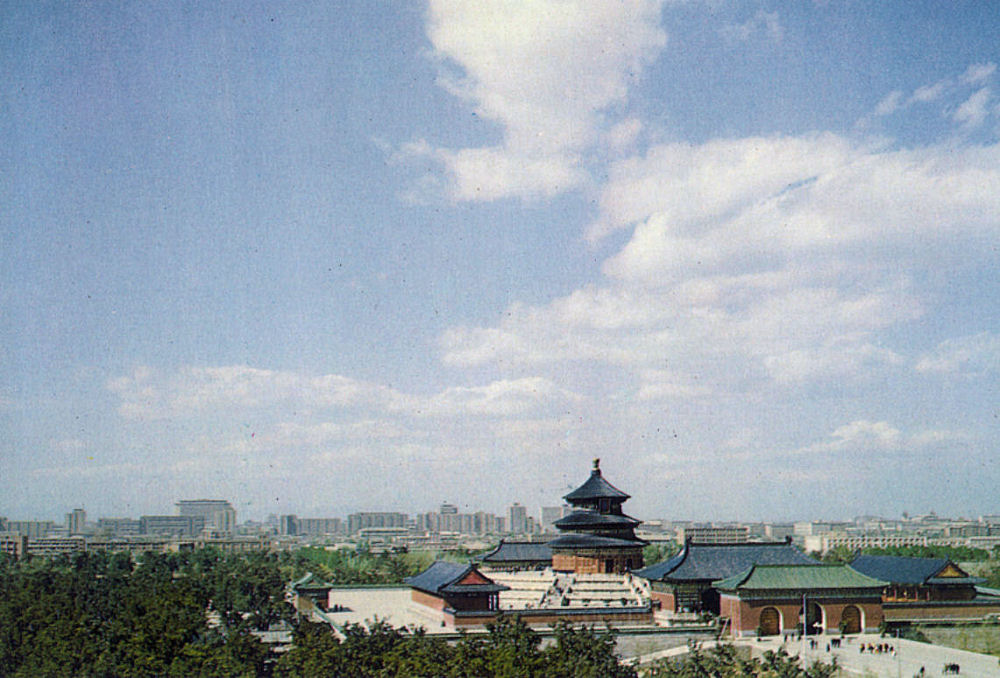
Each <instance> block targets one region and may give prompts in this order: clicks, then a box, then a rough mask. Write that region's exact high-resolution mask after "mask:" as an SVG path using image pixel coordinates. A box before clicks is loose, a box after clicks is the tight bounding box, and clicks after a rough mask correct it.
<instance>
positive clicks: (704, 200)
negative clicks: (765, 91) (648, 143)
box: [441, 134, 1000, 398]
mask: <svg viewBox="0 0 1000 678" xmlns="http://www.w3.org/2000/svg"><path fill="white" fill-rule="evenodd" d="M996 185H1000V149H998V146H996V145H993V146H965V147H962V146H956V145H954V144H949V145H942V146H931V147H925V148H915V149H905V150H887V149H885V148H880V147H872V146H867V145H859V144H856V143H853V142H850V141H848V140H847V139H844V138H842V137H839V136H837V135H832V134H825V135H807V136H803V137H774V138H752V139H737V140H715V141H710V142H707V143H705V144H702V145H691V144H664V145H660V146H655V147H653V148H651V149H649V151H648V152H647V153H646V154H645V155H644V156H643V157H641V158H633V159H628V160H623V161H621V162H619V163H616V164H615V165H614V167H613V168H612V173H611V178H610V181H609V183H608V185H607V187H606V188H605V189H604V192H603V195H602V201H601V208H602V214H601V218H600V219H599V220H598V221H597V222H596V223H595V226H594V228H593V229H592V231H591V232H592V234H596V235H597V236H598V237H599V236H600V235H603V234H605V233H608V232H610V231H612V230H615V229H618V228H627V227H630V226H632V227H633V228H634V231H633V233H632V237H631V239H630V240H629V241H628V242H627V243H626V244H625V245H624V246H623V247H622V248H621V250H620V251H619V252H618V253H617V254H614V255H613V256H611V257H610V258H608V259H607V260H606V261H605V262H604V265H603V271H604V273H605V274H606V276H607V279H606V281H605V283H604V284H603V285H589V286H587V287H583V288H581V289H578V290H576V291H575V292H573V293H571V294H568V295H566V296H564V297H559V298H556V299H554V300H552V301H551V302H549V303H548V304H542V305H525V304H520V303H515V304H512V305H511V306H510V307H509V308H508V309H507V312H506V313H505V314H504V315H503V318H502V320H501V321H500V323H498V324H497V325H496V326H492V327H470V326H458V327H453V328H450V329H449V330H447V331H446V332H445V333H444V334H443V335H442V337H441V347H442V350H443V359H444V361H445V362H446V363H447V364H450V365H456V366H476V365H495V366H498V367H501V368H502V369H505V370H524V369H535V368H536V367H537V366H542V365H553V364H556V363H566V362H571V361H572V362H574V364H579V365H584V364H587V365H590V366H591V368H592V367H593V366H594V365H611V366H617V367H624V368H626V370H625V373H626V374H630V375H631V379H633V380H637V381H638V382H639V383H640V386H639V389H640V396H641V397H643V398H652V397H667V396H669V395H670V394H675V395H680V394H683V393H684V392H685V389H687V388H690V386H691V384H692V383H694V382H692V381H690V379H692V378H693V375H699V381H698V382H697V384H698V388H699V389H708V390H709V391H711V392H713V393H715V392H718V391H719V389H721V390H722V391H729V390H731V389H737V390H738V389H739V388H745V387H747V386H748V385H749V384H752V383H758V384H759V383H761V380H762V379H769V380H770V381H771V382H773V383H777V384H784V385H794V384H797V383H801V382H808V381H818V380H822V379H824V378H836V379H838V380H842V381H845V382H851V381H855V382H857V383H862V382H864V381H868V380H871V379H872V378H875V377H877V376H878V375H880V374H885V373H887V371H893V370H898V368H899V367H900V366H901V365H902V364H903V363H904V362H905V361H906V358H905V357H904V356H905V350H901V349H898V348H895V347H894V346H893V344H892V342H891V340H890V341H889V342H888V343H887V342H886V341H885V340H884V335H885V334H886V333H887V330H889V329H891V328H896V327H899V326H901V325H903V324H905V323H907V322H910V321H913V320H915V319H917V318H919V317H921V316H922V315H923V314H924V313H925V312H926V303H925V301H924V297H925V295H926V294H927V292H928V290H927V289H926V288H925V287H924V286H925V285H926V281H927V280H928V278H929V277H930V276H929V274H930V273H933V272H934V271H936V270H937V269H938V267H939V266H940V262H941V261H942V257H950V258H951V260H953V261H961V262H963V263H967V262H976V261H978V262H980V263H985V261H984V257H986V256H988V253H987V252H985V251H984V250H983V249H982V248H981V247H979V246H977V245H976V244H975V243H977V242H982V241H983V239H984V238H985V239H991V238H995V237H996V236H997V235H1000V221H998V219H997V217H996V215H997V214H1000V194H998V193H997V192H996V191H995V190H994V189H993V187H994V186H996ZM914 281H920V283H919V284H917V283H915V282H914ZM666 358H669V359H670V361H671V363H670V364H671V366H672V367H671V368H670V370H671V371H670V372H669V378H668V377H667V373H660V372H657V370H663V369H664V367H663V365H664V362H663V361H664V359H666ZM678 366H681V367H678ZM643 375H645V377H644V376H643ZM657 375H658V376H659V377H662V378H653V377H654V376H657ZM699 392H700V391H699Z"/></svg>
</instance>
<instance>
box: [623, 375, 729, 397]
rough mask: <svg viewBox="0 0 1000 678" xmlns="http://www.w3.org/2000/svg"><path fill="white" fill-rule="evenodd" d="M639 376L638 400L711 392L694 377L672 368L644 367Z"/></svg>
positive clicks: (703, 394) (699, 394) (699, 395)
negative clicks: (640, 383) (640, 381)
mask: <svg viewBox="0 0 1000 678" xmlns="http://www.w3.org/2000/svg"><path fill="white" fill-rule="evenodd" d="M640 377H641V380H642V385H641V386H640V388H639V399H640V400H660V399H664V398H700V397H704V396H708V395H711V393H712V390H711V389H710V388H708V387H707V386H705V385H703V384H699V383H698V382H697V379H696V378H694V377H692V376H689V375H684V374H678V373H676V372H674V371H673V370H657V369H646V370H642V371H641V373H640Z"/></svg>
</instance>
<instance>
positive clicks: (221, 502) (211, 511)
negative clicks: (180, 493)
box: [177, 499, 236, 534]
mask: <svg viewBox="0 0 1000 678" xmlns="http://www.w3.org/2000/svg"><path fill="white" fill-rule="evenodd" d="M177 515H179V516H185V517H192V516H201V517H203V518H204V519H205V527H206V528H207V529H209V530H212V531H213V532H219V533H222V534H233V533H234V532H235V531H236V509H234V508H233V506H232V504H230V503H229V502H228V501H226V500H225V499H182V500H181V501H179V502H177Z"/></svg>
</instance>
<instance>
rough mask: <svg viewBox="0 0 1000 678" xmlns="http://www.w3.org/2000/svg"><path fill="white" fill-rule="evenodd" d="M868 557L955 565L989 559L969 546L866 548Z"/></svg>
mask: <svg viewBox="0 0 1000 678" xmlns="http://www.w3.org/2000/svg"><path fill="white" fill-rule="evenodd" d="M861 552H862V553H864V554H866V555H870V556H908V557H911V558H948V559H949V560H951V561H953V562H956V563H972V562H980V561H984V560H989V559H990V552H989V551H986V550H984V549H976V548H972V547H969V546H890V547H886V548H866V549H863V550H862V551H861Z"/></svg>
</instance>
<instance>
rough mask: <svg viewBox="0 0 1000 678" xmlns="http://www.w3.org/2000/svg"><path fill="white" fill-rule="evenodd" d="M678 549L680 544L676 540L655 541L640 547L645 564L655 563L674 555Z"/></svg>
mask: <svg viewBox="0 0 1000 678" xmlns="http://www.w3.org/2000/svg"><path fill="white" fill-rule="evenodd" d="M680 550H681V546H680V544H678V543H677V542H673V541H668V542H662V541H661V542H656V543H655V544H649V545H648V546H646V547H645V548H644V549H642V559H643V562H645V563H646V564H647V565H655V564H656V563H661V562H663V561H664V560H666V559H667V558H670V557H671V556H674V555H676V554H677V552H678V551H680Z"/></svg>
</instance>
